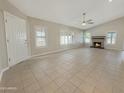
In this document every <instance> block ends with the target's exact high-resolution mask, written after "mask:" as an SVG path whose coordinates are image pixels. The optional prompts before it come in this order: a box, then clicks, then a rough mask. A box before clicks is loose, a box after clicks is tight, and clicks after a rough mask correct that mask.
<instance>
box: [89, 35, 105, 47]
mask: <svg viewBox="0 0 124 93" xmlns="http://www.w3.org/2000/svg"><path fill="white" fill-rule="evenodd" d="M104 42H105V36H92V45H91V48H101V49H104Z"/></svg>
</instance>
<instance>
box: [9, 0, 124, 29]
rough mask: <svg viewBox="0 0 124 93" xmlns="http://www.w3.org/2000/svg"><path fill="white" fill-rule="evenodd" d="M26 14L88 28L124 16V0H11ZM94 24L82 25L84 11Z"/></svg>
mask: <svg viewBox="0 0 124 93" xmlns="http://www.w3.org/2000/svg"><path fill="white" fill-rule="evenodd" d="M9 2H10V3H12V4H13V5H14V6H16V7H17V8H18V9H20V10H21V11H22V12H23V13H24V14H26V15H27V16H31V17H36V18H40V19H44V20H48V21H52V22H56V23H60V24H65V25H69V26H74V27H77V28H81V29H88V28H91V27H94V26H97V25H99V24H103V23H105V22H108V21H111V20H114V19H117V18H119V17H122V16H124V0H113V1H112V2H109V1H108V0H9ZM83 12H86V13H87V16H86V19H93V20H94V22H95V23H94V24H93V25H87V26H82V25H81V23H82V13H83Z"/></svg>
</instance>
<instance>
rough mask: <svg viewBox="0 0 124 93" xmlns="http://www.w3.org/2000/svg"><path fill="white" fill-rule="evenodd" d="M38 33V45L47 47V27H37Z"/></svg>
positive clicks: (36, 31) (36, 32)
mask: <svg viewBox="0 0 124 93" xmlns="http://www.w3.org/2000/svg"><path fill="white" fill-rule="evenodd" d="M35 34H36V46H37V47H45V46H46V31H45V28H42V27H36V28H35Z"/></svg>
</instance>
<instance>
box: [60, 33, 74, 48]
mask: <svg viewBox="0 0 124 93" xmlns="http://www.w3.org/2000/svg"><path fill="white" fill-rule="evenodd" d="M73 33H74V32H67V31H60V45H61V46H65V45H72V44H74V35H73ZM62 37H64V40H63V41H64V43H62V42H61V41H62V40H61V39H62ZM69 37H70V38H69Z"/></svg>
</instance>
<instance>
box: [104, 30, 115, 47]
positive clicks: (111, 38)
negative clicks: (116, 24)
mask: <svg viewBox="0 0 124 93" xmlns="http://www.w3.org/2000/svg"><path fill="white" fill-rule="evenodd" d="M109 33H110V34H111V36H110V43H108V34H109ZM114 34H115V35H116V36H115V38H114V36H113V35H114ZM106 37H107V38H106V44H107V45H115V44H116V41H117V32H107V35H106ZM113 38H114V39H115V43H113Z"/></svg>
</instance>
